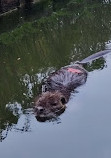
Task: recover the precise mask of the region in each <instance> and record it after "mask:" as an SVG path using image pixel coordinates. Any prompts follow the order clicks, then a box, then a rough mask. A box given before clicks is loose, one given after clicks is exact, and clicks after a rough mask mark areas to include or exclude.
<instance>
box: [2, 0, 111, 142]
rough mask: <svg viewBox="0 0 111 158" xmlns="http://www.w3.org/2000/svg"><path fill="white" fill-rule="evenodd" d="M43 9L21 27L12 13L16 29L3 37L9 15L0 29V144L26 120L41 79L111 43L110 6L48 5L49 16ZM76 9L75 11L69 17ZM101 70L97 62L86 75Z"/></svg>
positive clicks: (69, 3)
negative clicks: (8, 132)
mask: <svg viewBox="0 0 111 158" xmlns="http://www.w3.org/2000/svg"><path fill="white" fill-rule="evenodd" d="M43 4H44V3H43ZM43 4H42V9H41V6H40V10H42V11H41V12H40V14H39V15H37V14H38V12H39V11H40V10H39V11H38V12H37V13H36V14H35V16H34V15H33V14H32V15H31V16H29V19H28V18H27V20H26V21H25V20H23V22H21V20H20V17H21V15H19V14H21V13H19V11H18V12H16V13H12V15H10V16H12V17H11V18H14V20H13V21H14V25H15V27H16V26H19V27H16V28H15V29H14V28H13V26H12V24H9V26H7V28H5V29H7V31H6V32H4V31H5V30H4V26H5V25H6V21H7V19H8V17H9V15H7V16H6V17H4V19H6V21H5V22H2V23H3V25H0V28H1V29H0V30H2V31H1V32H4V33H2V34H1V35H0V66H1V68H0V76H1V77H0V132H1V138H0V139H1V141H2V140H3V139H4V138H5V136H4V137H2V135H3V131H8V130H10V129H11V128H13V127H14V125H16V124H17V122H18V120H19V118H20V116H21V114H25V109H29V108H31V107H32V102H33V98H34V97H35V96H36V95H38V94H39V93H40V87H41V83H42V79H43V78H45V77H47V76H48V75H49V74H50V73H51V72H53V71H55V70H57V69H59V68H60V67H62V66H65V65H68V64H70V63H72V62H74V61H76V60H81V59H84V58H85V57H87V56H89V55H90V54H93V53H95V52H97V51H99V50H104V49H105V48H106V42H107V41H109V40H110V37H111V29H110V28H111V16H110V15H111V7H110V5H101V4H98V3H97V4H93V5H94V6H93V5H91V4H84V5H82V6H81V4H74V3H73V1H70V2H69V1H67V3H66V2H65V3H63V2H62V1H61V6H62V7H63V6H64V7H63V9H61V8H59V9H57V7H58V6H59V2H56V1H53V2H52V3H51V1H50V6H49V4H48V3H47V4H48V7H49V8H51V12H50V14H49V11H47V10H48V9H49V8H48V9H47V7H46V8H45V7H44V6H46V3H45V5H43ZM63 4H64V5H63ZM72 4H73V5H72ZM75 5H77V6H78V7H77V6H76V10H75V11H73V7H75ZM43 8H45V9H46V10H45V12H44V9H43ZM32 12H33V10H32ZM42 16H43V17H42ZM16 17H18V18H16ZM24 17H26V16H24ZM30 17H33V18H31V19H33V20H30ZM38 17H39V18H38ZM40 17H42V18H40ZM24 19H25V18H24ZM2 20H3V19H2ZM9 20H10V18H9ZM11 21H12V19H11ZM9 30H10V31H9ZM104 66H105V60H104V59H99V60H97V61H95V62H94V63H92V65H89V66H87V67H86V69H87V70H89V71H93V70H95V69H103V68H104ZM8 109H10V110H8ZM29 113H30V112H29ZM29 122H30V121H29ZM26 124H27V123H25V125H26ZM25 127H26V126H25ZM25 127H24V128H25ZM24 128H23V129H24ZM26 129H27V130H28V126H27V128H26ZM27 130H25V131H27ZM6 133H7V132H6ZM5 135H6V136H7V134H5Z"/></svg>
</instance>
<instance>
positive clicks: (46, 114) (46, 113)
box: [34, 91, 67, 122]
mask: <svg viewBox="0 0 111 158" xmlns="http://www.w3.org/2000/svg"><path fill="white" fill-rule="evenodd" d="M66 102H67V100H66V98H65V96H64V95H63V94H62V93H60V92H58V91H55V92H45V93H43V94H42V95H40V96H39V97H38V98H37V99H36V100H35V107H34V109H35V110H34V111H35V115H36V118H37V120H39V121H42V122H43V121H46V120H48V119H51V118H54V117H56V116H58V115H60V114H61V113H63V112H64V111H65V108H66V106H65V103H66Z"/></svg>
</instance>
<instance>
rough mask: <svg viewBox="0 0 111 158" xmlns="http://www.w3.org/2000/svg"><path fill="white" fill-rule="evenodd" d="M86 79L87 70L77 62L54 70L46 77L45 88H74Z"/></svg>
mask: <svg viewBox="0 0 111 158" xmlns="http://www.w3.org/2000/svg"><path fill="white" fill-rule="evenodd" d="M86 79H87V71H86V70H85V69H84V68H83V67H81V66H80V65H78V64H75V65H72V66H66V67H63V68H61V69H60V70H58V71H56V72H54V73H53V74H51V75H50V77H49V78H48V79H47V82H46V87H47V90H49V91H51V90H52V91H53V90H59V91H61V90H62V89H67V90H70V91H72V90H74V88H76V87H78V86H80V85H83V84H84V83H85V82H86Z"/></svg>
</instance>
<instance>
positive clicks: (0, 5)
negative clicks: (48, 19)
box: [0, 0, 41, 15]
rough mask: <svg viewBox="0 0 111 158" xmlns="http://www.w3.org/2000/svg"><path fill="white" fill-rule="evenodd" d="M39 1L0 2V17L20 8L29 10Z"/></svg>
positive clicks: (17, 0)
mask: <svg viewBox="0 0 111 158" xmlns="http://www.w3.org/2000/svg"><path fill="white" fill-rule="evenodd" d="M40 1H41V0H5V1H4V0H0V15H4V14H6V13H7V12H11V11H13V10H16V9H17V8H20V7H22V6H25V7H27V8H29V7H30V6H31V5H32V4H33V3H37V2H40Z"/></svg>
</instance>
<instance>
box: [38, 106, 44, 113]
mask: <svg viewBox="0 0 111 158" xmlns="http://www.w3.org/2000/svg"><path fill="white" fill-rule="evenodd" d="M36 110H37V112H38V113H42V112H43V111H44V108H43V107H41V106H38V107H36Z"/></svg>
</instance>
